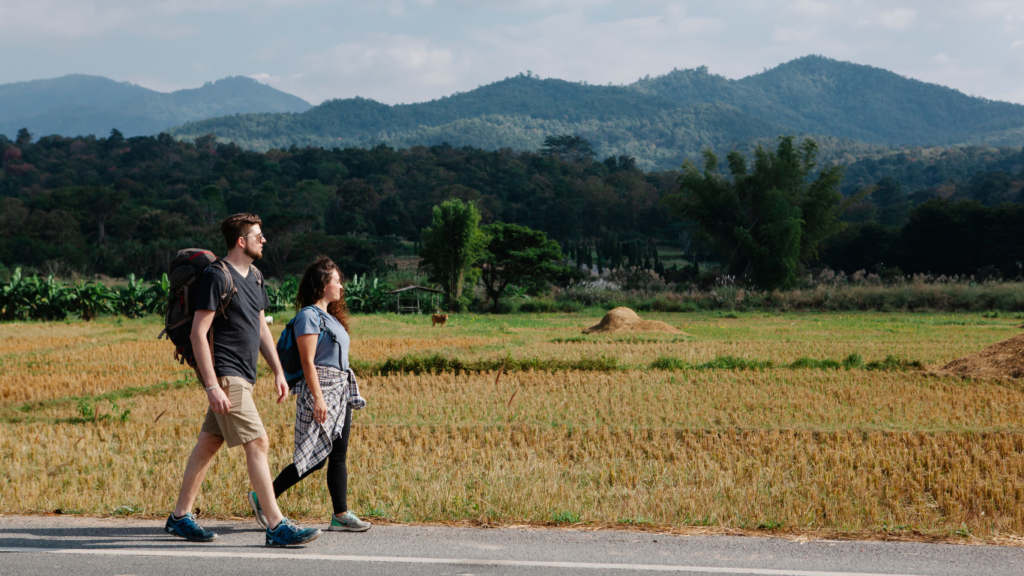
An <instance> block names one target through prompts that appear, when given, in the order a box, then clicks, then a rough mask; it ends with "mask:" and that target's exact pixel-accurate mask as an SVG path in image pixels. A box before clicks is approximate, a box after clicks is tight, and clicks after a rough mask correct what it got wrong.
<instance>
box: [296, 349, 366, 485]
mask: <svg viewBox="0 0 1024 576" xmlns="http://www.w3.org/2000/svg"><path fill="white" fill-rule="evenodd" d="M316 375H317V377H318V378H319V380H320V390H321V391H323V395H324V401H325V402H326V403H327V420H326V421H325V422H324V423H323V424H318V423H317V422H316V421H314V420H313V393H312V392H310V391H309V386H306V380H305V379H303V380H301V381H300V382H299V383H298V384H297V385H296V386H295V388H293V389H292V394H296V395H298V399H297V400H296V402H295V454H294V456H293V457H292V460H293V462H294V463H295V468H296V470H297V471H298V473H299V475H300V476H301V475H302V474H305V473H306V471H307V470H309V469H310V468H312V467H313V466H316V465H317V464H319V463H320V462H322V461H323V460H324V458H327V455H328V454H330V453H331V449H332V448H333V447H334V439H335V438H340V437H341V431H342V429H343V428H344V427H345V411H346V410H348V408H349V407H350V406H351V407H352V409H354V410H359V409H361V408H363V407H364V406H366V400H364V399H363V398H362V397H361V396H360V395H359V385H358V384H357V383H356V375H355V374H354V373H353V372H352V369H351V368H350V369H348V370H339V369H337V368H334V367H333V366H317V367H316Z"/></svg>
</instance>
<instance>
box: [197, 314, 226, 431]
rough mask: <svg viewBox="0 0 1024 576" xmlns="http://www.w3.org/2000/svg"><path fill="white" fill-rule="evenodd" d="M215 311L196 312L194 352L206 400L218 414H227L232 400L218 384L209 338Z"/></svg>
mask: <svg viewBox="0 0 1024 576" xmlns="http://www.w3.org/2000/svg"><path fill="white" fill-rule="evenodd" d="M213 316H214V311H213V310H196V315H195V316H194V317H193V320H192V334H191V335H190V336H189V339H190V340H192V352H193V354H195V356H196V369H197V370H198V371H199V377H200V378H202V380H203V387H204V388H206V399H207V400H209V401H210V409H211V410H213V411H214V412H216V413H217V414H227V413H228V411H229V410H231V400H230V399H228V395H227V394H225V393H224V391H223V390H221V389H220V385H219V384H218V383H217V372H216V371H215V370H214V368H213V352H212V351H211V350H210V342H209V341H208V340H207V336H208V335H209V333H210V328H211V327H212V326H213Z"/></svg>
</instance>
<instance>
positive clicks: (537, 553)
mask: <svg viewBox="0 0 1024 576" xmlns="http://www.w3.org/2000/svg"><path fill="white" fill-rule="evenodd" d="M205 525H206V527H207V528H209V529H213V530H215V531H217V532H218V533H219V534H220V537H219V538H218V539H217V540H216V541H215V542H213V543H211V544H204V545H201V544H189V543H186V542H184V541H183V540H180V539H177V538H173V537H170V536H168V535H166V534H164V533H163V532H162V530H161V529H162V526H163V522H162V521H152V520H121V519H101V518H81V517H53V516H47V517H43V516H0V574H60V573H64V574H82V575H93V574H96V575H99V574H105V575H110V574H120V575H124V576H127V575H142V574H171V573H194V574H217V575H218V576H226V575H229V574H252V573H257V572H259V573H273V574H280V575H291V574H295V575H303V576H305V575H309V574H338V573H351V574H360V575H375V574H417V575H418V574H451V575H463V576H470V575H477V574H516V575H529V576H533V575H554V574H572V575H575V574H578V575H581V576H592V575H593V576H597V575H603V574H615V575H623V574H652V573H678V574H708V575H710V574H716V575H722V574H734V575H747V574H758V575H773V576H783V575H792V576H840V575H843V576H854V575H859V576H866V575H880V574H887V575H919V576H952V575H958V576H959V575H965V576H966V575H976V574H985V575H987V576H1002V575H1007V576H1009V575H1011V574H1014V575H1017V574H1021V571H1022V569H1024V549H1021V548H1009V547H996V546H959V545H948V544H919V543H900V542H865V541H809V542H795V541H790V540H783V539H776V538H750V537H736V536H669V535H664V534H652V533H638V532H626V531H611V530H608V531H596V532H591V531H573V530H538V529H516V528H503V529H472V528H449V527H438V526H376V527H374V528H373V529H371V530H370V531H369V532H367V533H364V534H345V533H325V534H324V535H323V536H321V537H320V538H319V539H318V540H316V541H315V542H313V543H311V544H310V545H309V546H307V547H305V548H298V549H281V548H266V547H264V546H263V545H262V543H263V535H262V533H261V531H259V530H258V527H257V526H256V524H255V523H254V522H252V521H245V522H239V521H209V522H206V523H205Z"/></svg>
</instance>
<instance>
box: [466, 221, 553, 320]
mask: <svg viewBox="0 0 1024 576" xmlns="http://www.w3.org/2000/svg"><path fill="white" fill-rule="evenodd" d="M482 230H483V232H484V234H486V235H487V237H488V241H487V249H486V250H485V251H484V254H483V259H482V262H481V267H480V268H481V271H480V278H481V279H482V280H483V284H484V289H485V290H486V291H487V296H488V297H489V298H490V299H491V310H492V311H494V312H497V311H498V300H499V299H500V298H501V295H502V293H503V292H504V291H505V288H507V287H508V285H509V284H521V283H523V281H538V280H547V279H549V278H551V277H552V276H553V275H554V274H556V273H557V270H558V267H557V265H556V263H557V262H558V261H559V260H561V259H562V257H563V255H562V249H561V248H559V246H558V242H555V241H554V240H551V239H550V238H548V235H547V234H545V233H543V232H541V231H539V230H532V229H530V228H527V227H526V226H520V225H518V224H506V223H504V222H495V223H494V224H490V225H488V226H484V227H483V229H482Z"/></svg>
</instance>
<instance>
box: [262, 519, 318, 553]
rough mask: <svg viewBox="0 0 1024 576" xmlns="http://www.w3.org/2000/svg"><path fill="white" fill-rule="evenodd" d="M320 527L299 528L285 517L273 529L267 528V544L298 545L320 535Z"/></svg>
mask: <svg viewBox="0 0 1024 576" xmlns="http://www.w3.org/2000/svg"><path fill="white" fill-rule="evenodd" d="M320 534H321V532H320V529H319V528H299V527H298V526H296V525H295V524H292V521H291V520H289V519H287V518H285V519H283V520H281V523H280V524H278V525H277V528H274V529H273V530H271V529H270V528H267V546H298V545H299V544H305V543H306V542H312V541H313V540H316V539H317V538H319V537H320Z"/></svg>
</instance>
